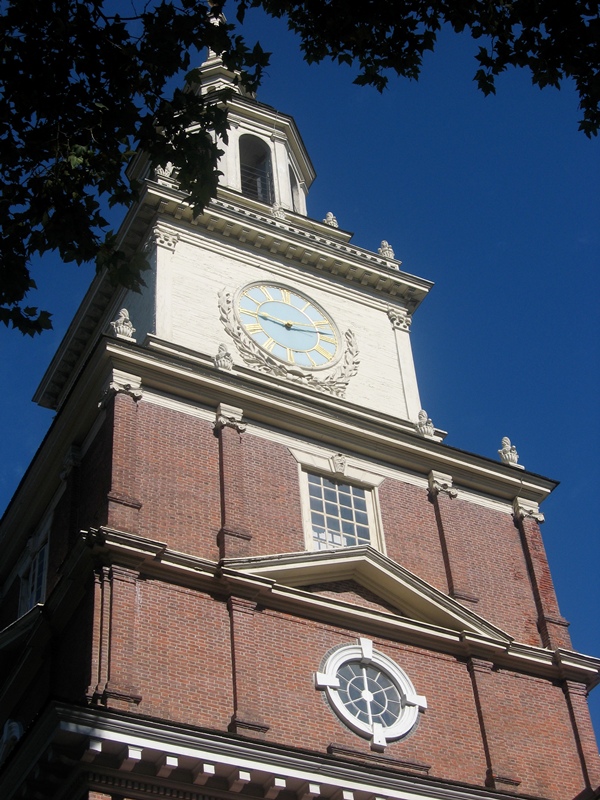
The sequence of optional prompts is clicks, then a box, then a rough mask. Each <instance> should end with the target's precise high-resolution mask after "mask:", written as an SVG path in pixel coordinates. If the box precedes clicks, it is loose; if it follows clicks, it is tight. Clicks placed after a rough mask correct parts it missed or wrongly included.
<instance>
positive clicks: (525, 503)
mask: <svg viewBox="0 0 600 800" xmlns="http://www.w3.org/2000/svg"><path fill="white" fill-rule="evenodd" d="M513 510H514V514H515V517H516V518H517V519H534V520H535V521H536V522H540V523H541V522H544V519H545V517H544V515H543V514H542V513H541V511H540V507H539V505H538V504H537V503H536V502H534V501H533V500H526V499H525V498H524V497H515V499H514V500H513Z"/></svg>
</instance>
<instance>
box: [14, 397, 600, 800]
mask: <svg viewBox="0 0 600 800" xmlns="http://www.w3.org/2000/svg"><path fill="white" fill-rule="evenodd" d="M105 413H106V419H105V421H104V423H103V424H101V425H100V426H99V428H98V431H97V433H96V435H95V438H94V440H93V442H91V444H90V445H89V446H88V448H87V451H86V453H85V454H84V455H83V457H82V458H81V461H80V463H79V464H78V465H76V466H73V467H72V469H71V471H70V472H69V474H68V477H67V478H66V483H67V486H66V490H65V491H64V492H63V494H62V497H61V498H60V500H59V502H58V504H57V505H56V509H55V512H54V524H53V527H52V532H51V536H50V545H51V557H50V564H51V565H52V569H51V572H50V576H49V579H48V591H49V592H52V590H53V589H56V590H57V591H58V590H60V589H61V587H62V590H63V591H67V589H66V587H65V586H64V584H65V582H66V581H67V580H68V578H67V576H66V574H65V573H66V571H67V566H66V565H67V564H68V563H69V550H72V549H73V548H74V547H75V548H76V547H77V543H76V542H75V540H74V539H75V538H77V537H74V534H73V531H74V530H75V528H76V527H78V528H79V529H80V530H83V531H85V530H89V529H96V528H98V527H99V526H101V525H105V526H106V530H107V531H109V530H115V531H121V532H123V534H125V535H127V536H129V537H130V540H131V542H130V545H128V547H129V549H127V547H125V546H124V549H121V550H119V549H118V548H117V549H115V548H112V549H110V548H109V549H106V548H105V547H104V546H103V545H102V536H100V537H98V536H97V535H95V537H96V538H95V539H94V540H93V541H94V542H95V544H91V549H90V546H88V550H87V553H86V554H84V555H83V556H82V558H84V562H83V563H84V564H85V565H86V566H85V567H82V568H81V570H82V571H83V573H84V574H82V576H80V585H79V589H78V594H77V595H76V596H77V597H79V600H78V601H77V610H76V611H73V610H72V609H71V611H69V612H66V611H63V612H61V613H62V614H63V615H66V616H67V619H66V621H61V622H60V625H62V632H61V633H58V632H57V633H56V634H55V639H54V643H53V644H52V645H50V643H48V644H46V645H38V648H41V649H39V652H38V655H37V662H36V665H35V666H32V667H30V673H31V674H30V675H29V676H28V678H27V679H23V681H22V689H23V692H24V693H22V694H21V695H19V693H18V692H16V693H15V694H14V697H13V699H14V704H13V706H12V707H9V706H10V700H9V698H7V697H6V696H5V697H4V709H5V715H6V716H7V717H9V718H14V717H15V716H18V717H19V719H20V720H21V722H22V724H24V726H25V727H27V726H28V725H30V724H31V723H32V721H33V720H34V719H35V717H36V715H38V714H39V713H40V711H42V709H43V708H44V707H45V706H46V705H47V703H48V702H49V701H51V700H59V701H61V702H68V703H75V704H84V705H88V706H90V707H91V708H101V709H106V710H110V709H112V710H114V711H116V712H121V713H126V714H132V715H134V716H136V717H139V718H140V719H144V718H149V719H160V720H162V721H164V722H168V723H169V724H174V725H178V724H180V725H185V726H193V727H194V728H197V729H202V730H207V731H215V732H221V733H223V734H228V735H234V736H238V737H239V736H241V737H242V738H244V739H245V740H247V741H253V740H254V741H256V742H268V743H270V744H271V745H275V746H279V747H282V748H292V749H294V750H302V751H310V752H312V753H315V754H327V753H329V754H336V753H337V754H342V755H341V756H340V757H343V758H345V759H346V760H347V759H348V758H350V760H352V759H354V760H357V759H358V760H361V759H362V760H363V762H364V763H366V764H371V765H372V764H375V763H378V764H383V765H384V766H385V767H386V768H387V769H389V770H391V772H392V773H395V772H398V771H399V772H401V773H403V774H406V775H411V774H412V775H419V776H421V777H422V778H426V779H431V780H440V781H449V782H456V783H458V784H460V785H466V786H472V787H481V788H484V787H486V786H487V787H495V788H496V789H497V790H502V791H506V792H513V793H516V794H517V795H523V796H527V797H529V796H534V797H540V798H548V800H563V798H567V797H573V798H574V797H577V796H579V795H580V792H582V791H583V790H584V789H585V787H586V786H587V787H588V791H591V790H592V788H593V787H594V786H595V785H597V783H598V778H599V775H598V760H597V752H596V750H595V744H594V743H593V732H592V730H591V726H590V722H589V716H588V713H587V707H586V704H585V686H584V685H583V684H577V683H576V682H574V681H568V680H563V681H560V680H556V679H550V678H548V677H546V676H544V675H542V674H536V670H535V669H530V668H529V669H528V668H525V669H523V670H521V671H518V670H514V669H512V670H511V669H507V668H505V667H503V666H502V665H501V664H500V665H499V664H498V663H496V662H495V660H494V657H493V652H492V651H490V657H489V658H481V657H480V656H473V657H468V656H464V655H463V656H457V655H456V654H453V653H452V652H451V651H449V652H444V648H443V647H441V646H437V647H435V648H434V649H428V648H425V647H416V646H414V645H412V644H410V643H408V642H403V641H402V640H401V637H400V638H397V639H394V638H385V637H383V638H382V637H381V636H372V637H371V638H372V639H373V641H374V646H375V648H376V649H377V650H378V651H379V652H381V653H384V654H386V655H387V656H389V657H390V658H392V659H393V660H394V661H395V662H396V663H398V664H399V665H401V667H402V668H403V669H404V670H405V671H406V673H407V674H408V675H409V676H410V677H411V680H412V681H413V683H414V684H415V686H416V688H417V691H418V692H420V693H422V694H425V695H426V696H427V703H428V708H427V710H426V711H425V712H424V713H422V714H421V715H420V718H419V723H418V725H417V726H416V728H415V729H414V730H412V731H411V733H410V734H409V735H408V736H406V737H405V738H403V739H401V740H400V741H394V742H390V743H389V744H388V746H387V747H386V750H385V754H384V755H382V756H379V757H376V756H375V754H374V753H373V752H372V750H371V749H370V745H369V741H368V740H367V739H365V738H361V737H360V736H357V735H356V734H355V733H354V732H353V731H352V730H350V729H349V728H348V727H347V726H346V725H345V724H344V723H343V722H342V721H341V720H340V719H339V718H338V716H337V715H336V714H335V713H334V712H333V710H332V708H331V707H330V706H329V704H328V702H327V700H326V697H325V695H324V693H323V692H320V691H318V690H317V689H316V688H315V682H314V677H313V676H314V673H315V672H316V671H318V670H319V669H320V664H321V663H322V661H323V658H324V656H325V655H326V654H327V653H328V652H329V651H331V650H332V648H335V647H336V646H338V645H342V644H351V643H353V642H355V641H356V640H357V638H358V637H359V636H364V635H365V634H367V635H368V634H369V631H368V630H367V631H366V630H364V629H362V628H361V626H360V625H359V627H358V628H354V629H353V628H352V627H340V625H339V624H336V623H333V622H328V621H327V620H326V619H323V615H322V614H320V615H315V614H314V613H313V612H311V610H310V608H308V607H307V610H306V611H305V612H302V611H298V610H296V611H294V612H292V611H287V612H286V611H285V610H283V608H278V607H276V606H271V607H270V606H269V601H268V599H267V600H265V595H264V594H261V595H260V596H259V595H257V594H256V591H245V590H243V589H242V590H241V591H240V589H239V586H238V588H237V589H236V588H235V586H232V585H229V584H228V580H227V578H226V577H223V576H221V575H220V573H219V569H218V567H217V566H216V565H217V564H218V563H219V560H220V559H222V558H225V559H228V558H229V559H230V558H236V559H240V558H241V559H246V558H252V557H257V556H269V555H271V554H276V553H299V552H302V551H303V550H304V548H305V536H304V531H303V523H302V511H301V493H300V484H299V480H300V479H301V477H299V473H298V466H297V462H296V460H295V459H294V457H293V455H292V454H291V453H290V451H289V449H288V447H286V446H285V445H284V444H282V443H280V442H278V441H275V440H273V438H272V437H269V435H268V433H266V434H264V435H260V436H259V435H257V432H252V431H250V430H247V431H245V432H244V431H242V432H240V431H239V430H235V429H234V428H232V427H225V428H223V429H221V430H220V431H218V429H217V431H215V428H214V426H213V424H212V423H210V422H209V421H208V420H207V419H206V418H201V417H199V416H194V415H192V414H187V413H183V412H182V411H177V410H174V409H170V408H165V407H162V406H160V405H155V404H153V403H151V402H146V401H144V400H143V399H142V400H141V401H135V400H134V399H133V398H132V397H130V396H129V395H127V394H117V395H116V396H115V397H114V400H113V401H111V402H110V403H109V405H108V407H107V409H106V411H105ZM204 416H206V415H204ZM75 488H76V495H75V494H74V489H75ZM378 494H379V502H380V505H381V514H382V520H383V528H384V537H385V546H386V550H387V556H388V558H390V559H391V560H392V561H394V562H397V563H398V564H400V565H401V566H403V567H405V568H406V569H408V570H409V571H411V572H413V573H415V574H416V575H418V576H419V577H420V578H422V579H423V580H425V581H427V582H428V583H430V584H431V585H432V586H434V587H435V588H437V589H438V590H439V591H441V592H443V593H444V594H447V595H448V594H449V595H450V596H452V595H455V596H456V597H457V598H458V599H459V602H461V603H462V604H463V605H464V606H465V607H467V608H468V609H470V610H471V611H474V612H475V613H476V614H477V615H480V616H481V617H483V618H484V619H486V620H487V621H488V622H489V623H491V624H492V625H494V626H496V627H497V628H499V629H501V630H502V631H504V632H505V633H506V634H508V635H509V636H510V637H512V638H513V639H514V640H516V642H520V643H522V644H524V645H530V646H533V647H537V648H542V647H546V646H548V643H549V646H551V647H565V646H567V647H568V637H567V633H566V628H565V627H564V624H561V621H560V618H559V615H558V609H557V606H556V599H555V596H554V592H553V588H552V584H551V580H550V576H549V573H548V570H547V564H546V561H545V556H544V552H543V546H542V544H541V539H540V538H539V529H538V526H537V523H536V522H535V521H532V520H525V521H520V522H518V521H515V519H514V517H513V515H511V514H509V513H506V512H502V511H494V510H493V509H492V508H489V507H484V506H482V505H477V504H475V503H473V502H471V501H469V500H468V499H464V498H461V497H450V496H448V495H446V494H441V493H440V494H438V495H437V497H436V496H433V495H432V493H431V492H429V491H428V490H427V489H426V488H419V487H418V486H416V485H413V484H409V483H406V482H403V481H402V479H401V477H400V476H399V477H398V479H397V480H394V479H393V478H391V477H386V479H385V480H384V481H383V483H382V484H381V486H380V487H379V492H378ZM134 541H135V542H139V543H141V544H140V545H139V547H140V548H141V549H142V550H143V549H144V547H146V548H147V547H155V548H157V551H156V552H157V554H158V555H157V556H156V557H155V558H154V562H156V569H155V568H153V567H152V564H153V560H152V559H150V560H148V558H147V557H146V558H145V560H144V559H142V557H141V556H140V555H139V553H137V554H136V553H134V550H135V549H136V547H137V546H138V545H135V546H134V544H133V543H134ZM91 542H92V540H90V543H91ZM144 542H148V543H149V544H147V545H145V544H144ZM152 543H155V544H152ZM165 546H166V550H167V551H168V552H172V553H179V554H181V555H180V556H179V557H178V558H180V559H183V560H184V561H185V558H190V559H192V560H193V561H194V564H196V565H197V564H198V563H200V562H202V563H207V564H209V563H210V564H214V565H215V568H213V569H212V573H211V574H212V577H210V578H207V577H206V575H204V577H203V579H202V581H200V582H198V581H195V579H194V572H193V570H194V569H198V566H194V564H192V562H191V561H190V565H189V569H190V570H191V572H190V573H189V574H186V573H185V572H184V571H181V570H180V571H179V572H178V573H177V574H176V575H175V574H174V573H173V574H171V573H170V572H169V570H168V569H162V568H159V565H160V562H161V556H160V553H161V552H164V548H165ZM161 569H162V571H161ZM15 591H16V590H15V588H14V586H9V587H8V591H7V592H6V593H5V601H4V604H5V606H7V607H12V606H13V605H14V601H11V599H10V598H11V597H13V596H14V592H15ZM68 591H71V589H69V590H68ZM303 592H305V593H307V594H313V595H315V596H319V597H321V598H323V599H324V600H328V601H331V602H333V603H334V604H335V603H341V604H343V605H344V606H345V607H346V606H348V607H350V606H355V607H358V608H363V609H367V610H371V611H372V612H373V613H376V614H383V615H385V616H386V617H390V616H394V615H395V614H397V613H398V609H397V608H395V607H394V605H393V604H391V603H390V602H389V599H388V600H386V599H383V598H382V597H379V596H378V595H377V592H376V591H374V590H373V587H371V588H365V587H364V586H362V585H361V583H360V582H358V583H357V582H356V580H352V579H351V580H349V579H345V580H335V579H332V581H330V582H328V581H327V580H323V579H322V578H320V579H319V580H317V581H315V580H312V579H311V580H307V583H306V584H305V585H304V586H303ZM74 596H75V595H74ZM276 605H277V604H276ZM6 613H8V612H6V611H5V616H6ZM11 613H14V608H13V612H11ZM400 613H402V609H400ZM57 615H58V612H57ZM60 625H59V627H60ZM5 664H6V665H7V666H5V668H4V673H3V674H4V680H5V681H6V680H7V677H8V676H9V675H10V669H11V666H12V665H11V661H10V658H9V660H8V662H6V661H5ZM377 759H378V760H377ZM89 796H90V797H93V798H100V797H102V798H103V797H105V796H112V795H104V794H102V793H98V792H95V793H94V792H92V793H91V794H90V795H89ZM581 796H583V795H581ZM590 796H591V795H590Z"/></svg>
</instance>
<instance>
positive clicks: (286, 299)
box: [281, 288, 292, 306]
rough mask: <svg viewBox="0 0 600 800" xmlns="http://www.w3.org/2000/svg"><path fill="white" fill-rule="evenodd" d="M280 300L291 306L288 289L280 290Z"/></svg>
mask: <svg viewBox="0 0 600 800" xmlns="http://www.w3.org/2000/svg"><path fill="white" fill-rule="evenodd" d="M281 299H282V300H283V302H284V303H287V304H288V306H289V305H291V302H292V296H291V294H290V290H289V289H283V288H282V289H281Z"/></svg>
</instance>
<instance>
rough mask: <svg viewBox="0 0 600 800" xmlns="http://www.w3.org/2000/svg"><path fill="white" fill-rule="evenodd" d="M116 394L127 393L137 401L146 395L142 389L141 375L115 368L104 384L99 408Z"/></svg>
mask: <svg viewBox="0 0 600 800" xmlns="http://www.w3.org/2000/svg"><path fill="white" fill-rule="evenodd" d="M116 394H127V395H129V397H131V398H132V400H134V401H135V402H136V403H137V402H138V401H139V400H141V399H142V397H143V395H144V393H143V391H142V379H141V378H140V377H139V375H132V374H130V373H129V372H123V371H122V370H120V369H114V370H113V371H112V375H111V376H110V377H109V379H108V380H107V381H106V383H105V384H104V388H103V389H102V392H101V395H100V400H99V402H98V408H104V407H105V406H106V405H107V403H108V401H109V400H110V399H111V398H112V397H114V396H115V395H116Z"/></svg>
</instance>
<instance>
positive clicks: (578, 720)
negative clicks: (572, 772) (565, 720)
mask: <svg viewBox="0 0 600 800" xmlns="http://www.w3.org/2000/svg"><path fill="white" fill-rule="evenodd" d="M563 691H564V693H565V698H566V701H567V706H568V709H569V716H570V718H571V724H572V726H573V734H574V736H575V741H576V743H577V752H578V754H579V758H580V760H581V771H582V773H583V778H584V780H585V783H586V786H587V787H588V788H589V789H600V755H599V754H598V745H597V744H596V736H595V735H594V729H593V727H592V720H591V718H590V710H589V708H588V704H587V688H586V686H585V685H584V684H582V683H576V682H575V681H565V682H564V685H563ZM594 796H596V795H594ZM598 796H600V792H599V793H598Z"/></svg>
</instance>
